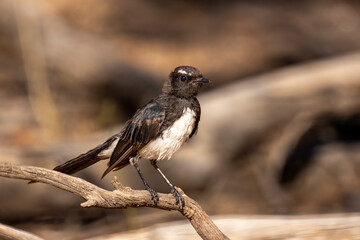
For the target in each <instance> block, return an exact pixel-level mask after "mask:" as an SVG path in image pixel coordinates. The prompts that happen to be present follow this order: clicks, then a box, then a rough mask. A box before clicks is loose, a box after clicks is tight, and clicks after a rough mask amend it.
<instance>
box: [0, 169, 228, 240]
mask: <svg viewBox="0 0 360 240" xmlns="http://www.w3.org/2000/svg"><path fill="white" fill-rule="evenodd" d="M0 176H2V177H8V178H17V179H25V180H33V181H37V182H42V183H47V184H50V185H52V186H54V187H58V188H60V189H63V190H66V191H68V192H71V193H74V194H76V195H78V196H81V197H82V198H84V199H85V200H86V202H84V203H82V204H81V206H82V207H101V208H127V207H154V208H159V209H163V210H179V207H178V205H176V201H175V198H174V197H173V195H171V194H163V193H160V194H159V201H158V203H157V205H154V202H153V201H152V199H151V196H150V194H149V193H148V191H146V190H133V189H131V188H129V187H124V186H122V185H121V184H120V183H119V182H117V180H116V179H114V181H113V185H114V187H115V188H116V190H114V191H108V190H105V189H102V188H99V187H97V186H95V185H94V184H91V183H89V182H87V181H85V180H83V179H81V178H77V177H73V176H69V175H66V174H63V173H60V172H56V171H53V170H49V169H44V168H39V167H32V166H20V165H12V164H9V163H1V164H0ZM178 190H179V191H180V192H181V193H182V195H183V197H184V200H185V207H184V209H183V212H182V214H183V215H184V216H185V217H186V218H187V219H188V220H189V221H190V223H191V224H192V226H193V227H194V229H195V230H196V232H197V233H198V234H199V235H200V236H201V237H202V238H203V239H228V238H227V237H226V236H225V235H224V234H223V233H222V232H221V231H220V230H219V228H218V227H217V226H216V225H215V224H214V223H213V222H212V220H211V219H210V217H209V216H208V215H207V214H206V213H205V212H204V210H202V208H201V207H200V205H199V204H198V203H197V202H195V201H194V200H193V199H191V198H189V197H188V196H186V195H185V194H184V193H183V192H182V191H181V189H178Z"/></svg>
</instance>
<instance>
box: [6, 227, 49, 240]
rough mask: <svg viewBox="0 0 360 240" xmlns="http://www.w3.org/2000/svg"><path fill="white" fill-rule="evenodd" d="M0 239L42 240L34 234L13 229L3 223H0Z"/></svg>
mask: <svg viewBox="0 0 360 240" xmlns="http://www.w3.org/2000/svg"><path fill="white" fill-rule="evenodd" d="M0 239H5V240H14V239H21V240H44V239H43V238H40V237H38V236H36V235H33V234H31V233H28V232H25V231H22V230H19V229H15V228H13V227H9V226H7V225H4V224H0Z"/></svg>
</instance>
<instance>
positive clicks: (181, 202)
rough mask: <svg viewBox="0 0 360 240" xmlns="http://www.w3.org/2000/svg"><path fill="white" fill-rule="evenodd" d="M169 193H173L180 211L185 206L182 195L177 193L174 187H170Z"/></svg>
mask: <svg viewBox="0 0 360 240" xmlns="http://www.w3.org/2000/svg"><path fill="white" fill-rule="evenodd" d="M171 193H172V194H173V195H174V197H175V199H176V204H179V209H180V212H182V211H183V207H184V206H185V201H184V198H183V196H182V195H181V194H180V193H179V191H178V190H176V188H175V187H172V188H171Z"/></svg>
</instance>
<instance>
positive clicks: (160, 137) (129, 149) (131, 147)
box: [54, 66, 209, 211]
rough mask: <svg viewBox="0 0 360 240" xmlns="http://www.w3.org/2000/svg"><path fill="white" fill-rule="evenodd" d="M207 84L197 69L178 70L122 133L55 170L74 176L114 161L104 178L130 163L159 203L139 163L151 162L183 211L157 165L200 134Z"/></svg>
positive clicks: (182, 201) (109, 164) (182, 68)
mask: <svg viewBox="0 0 360 240" xmlns="http://www.w3.org/2000/svg"><path fill="white" fill-rule="evenodd" d="M204 83H209V80H208V79H206V78H204V77H203V76H202V74H201V73H200V71H199V70H197V69H196V68H194V67H191V66H180V67H177V68H175V70H174V71H173V72H171V73H170V77H169V80H168V81H166V82H165V84H164V86H163V90H162V93H161V94H160V95H159V96H157V97H155V98H154V99H152V100H151V101H150V102H149V103H148V104H146V105H145V106H143V107H142V108H140V109H138V110H137V111H136V113H135V114H134V116H133V117H132V118H131V119H130V120H128V121H127V122H126V123H125V127H124V128H123V129H122V130H121V132H120V133H118V134H116V135H114V136H112V137H111V138H110V139H108V140H107V141H106V142H104V143H103V144H101V145H99V146H97V147H96V148H94V149H92V150H90V151H88V152H87V153H84V154H82V155H80V156H78V157H76V158H74V159H72V160H69V161H67V162H65V163H64V164H61V165H59V166H57V167H55V168H54V170H56V171H59V172H63V173H67V174H73V173H76V172H78V171H80V170H82V169H84V168H86V167H88V166H90V165H92V164H94V163H96V162H98V161H100V160H107V159H110V161H109V162H108V168H107V169H106V170H105V172H104V174H103V175H102V178H103V177H104V176H105V175H106V174H108V173H109V172H110V171H111V170H119V169H121V168H123V167H125V166H127V165H128V164H129V163H130V164H131V165H133V166H134V167H135V169H136V171H137V172H138V174H139V176H140V178H141V180H142V181H143V183H144V185H145V188H146V189H147V190H148V191H149V192H150V194H151V196H152V199H153V201H154V203H155V204H156V203H157V201H158V200H159V197H158V194H157V192H155V191H154V190H153V189H152V188H150V186H149V184H148V183H147V182H146V181H145V179H144V177H143V175H142V174H141V172H140V169H139V166H138V164H137V162H138V160H139V159H147V160H150V162H151V164H152V166H153V167H154V168H155V169H156V170H157V171H158V172H159V173H160V175H161V176H162V178H163V179H164V180H165V181H166V182H167V184H168V185H169V186H170V188H171V192H172V193H173V194H174V196H175V198H176V203H177V204H179V207H180V210H181V211H182V209H183V206H184V199H183V197H182V196H181V195H180V193H179V192H178V191H177V190H176V189H175V188H174V186H173V185H172V184H171V183H170V181H169V180H168V179H167V178H166V177H165V175H164V174H163V173H162V171H161V170H160V168H159V167H158V166H157V161H159V160H163V159H170V158H171V156H172V155H173V154H174V153H175V152H176V151H177V150H178V149H179V148H180V147H181V146H182V145H183V144H184V143H185V142H186V141H187V140H188V139H189V138H191V137H192V136H193V135H194V134H195V133H196V131H197V128H198V124H199V120H200V104H199V101H198V100H197V99H196V95H197V93H198V92H199V90H200V88H201V86H202V85H203V84H204Z"/></svg>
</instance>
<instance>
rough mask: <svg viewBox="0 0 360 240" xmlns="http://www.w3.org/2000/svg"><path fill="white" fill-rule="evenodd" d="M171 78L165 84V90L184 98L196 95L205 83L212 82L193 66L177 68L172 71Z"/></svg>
mask: <svg viewBox="0 0 360 240" xmlns="http://www.w3.org/2000/svg"><path fill="white" fill-rule="evenodd" d="M169 80H170V81H169V82H166V83H165V84H164V88H163V92H166V93H168V94H173V95H175V96H177V97H183V98H190V97H195V96H196V94H197V93H198V92H199V90H200V88H201V86H202V85H203V83H209V82H210V81H209V80H207V79H206V78H204V77H203V76H202V74H201V72H200V71H199V70H197V69H196V68H194V67H191V66H180V67H177V68H175V69H174V71H172V72H171V73H170V79H169Z"/></svg>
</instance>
